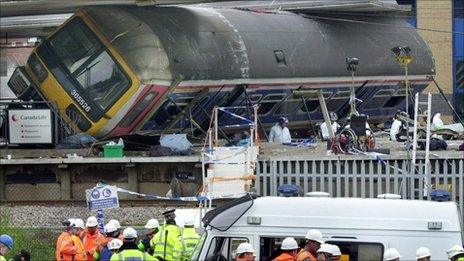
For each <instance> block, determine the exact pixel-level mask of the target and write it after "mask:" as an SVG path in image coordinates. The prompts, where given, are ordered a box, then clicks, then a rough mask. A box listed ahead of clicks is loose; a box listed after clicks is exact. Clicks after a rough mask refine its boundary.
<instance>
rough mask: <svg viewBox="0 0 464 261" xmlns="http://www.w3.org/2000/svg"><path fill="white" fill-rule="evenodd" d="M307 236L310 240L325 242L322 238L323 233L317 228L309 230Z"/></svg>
mask: <svg viewBox="0 0 464 261" xmlns="http://www.w3.org/2000/svg"><path fill="white" fill-rule="evenodd" d="M305 238H306V239H308V240H312V241H316V242H319V243H320V244H324V240H322V233H321V231H319V230H317V229H311V230H309V231H308V233H306V237H305Z"/></svg>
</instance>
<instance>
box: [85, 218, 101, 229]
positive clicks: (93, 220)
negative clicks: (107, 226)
mask: <svg viewBox="0 0 464 261" xmlns="http://www.w3.org/2000/svg"><path fill="white" fill-rule="evenodd" d="M97 225H98V221H97V218H96V217H94V216H91V217H89V218H87V222H85V226H86V227H96V226H97Z"/></svg>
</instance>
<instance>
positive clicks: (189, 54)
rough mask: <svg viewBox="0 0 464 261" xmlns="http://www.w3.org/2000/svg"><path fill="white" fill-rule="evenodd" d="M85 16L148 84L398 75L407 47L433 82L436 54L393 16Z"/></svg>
mask: <svg viewBox="0 0 464 261" xmlns="http://www.w3.org/2000/svg"><path fill="white" fill-rule="evenodd" d="M84 10H85V12H87V13H88V14H89V16H90V17H91V18H92V19H93V20H94V21H95V23H96V24H97V25H98V26H99V27H100V28H99V29H100V31H101V32H102V33H103V34H104V35H106V37H107V38H108V39H109V40H111V41H112V43H113V44H114V45H115V46H116V48H117V49H118V50H119V51H120V52H121V53H122V55H123V56H124V57H125V58H126V60H127V61H128V62H129V64H130V65H131V66H132V68H133V69H134V71H135V72H136V73H137V74H138V75H139V77H140V78H141V79H142V81H144V82H150V81H154V80H172V79H174V78H175V77H176V76H177V75H182V76H184V79H185V80H193V81H197V80H198V81H208V80H238V81H240V80H245V79H253V80H255V79H286V78H293V79H295V78H319V77H330V78H332V77H341V76H349V73H348V72H347V70H346V64H345V58H346V57H357V58H359V60H360V65H359V69H358V72H357V76H381V77H388V76H400V75H403V69H402V68H400V66H398V64H397V63H396V61H395V59H394V57H393V55H392V53H391V51H390V49H391V48H393V47H395V46H405V45H407V46H409V47H410V48H411V49H412V53H413V55H414V57H415V60H414V62H413V63H411V64H410V66H409V72H410V74H411V75H433V74H434V69H435V67H434V63H433V58H432V54H431V52H430V49H429V48H428V46H427V45H426V43H425V41H424V40H423V39H422V38H421V37H420V36H419V34H418V32H417V31H416V30H415V28H413V27H412V26H410V25H408V24H407V23H406V22H405V21H404V20H401V19H398V18H393V17H388V16H377V17H370V16H347V15H345V14H343V15H341V14H335V13H334V14H324V15H314V14H305V15H301V14H294V13H291V12H282V11H278V12H256V11H249V10H238V9H235V8H209V7H208V8H205V7H198V6H168V7H156V8H154V7H136V6H105V7H87V8H85V9H84Z"/></svg>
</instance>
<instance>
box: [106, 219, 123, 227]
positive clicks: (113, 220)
mask: <svg viewBox="0 0 464 261" xmlns="http://www.w3.org/2000/svg"><path fill="white" fill-rule="evenodd" d="M109 223H112V224H114V226H115V227H116V228H117V229H120V228H121V224H119V221H117V220H116V219H111V220H110V221H108V224H109Z"/></svg>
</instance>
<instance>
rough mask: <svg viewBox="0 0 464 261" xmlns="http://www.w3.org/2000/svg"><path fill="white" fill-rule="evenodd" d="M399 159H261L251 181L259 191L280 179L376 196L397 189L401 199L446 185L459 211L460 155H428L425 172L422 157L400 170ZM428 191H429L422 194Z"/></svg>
mask: <svg viewBox="0 0 464 261" xmlns="http://www.w3.org/2000/svg"><path fill="white" fill-rule="evenodd" d="M406 162H407V160H405V159H391V160H365V159H362V160H356V159H355V160H353V159H347V160H336V159H334V160H320V159H319V160H317V159H310V160H291V159H290V160H275V159H268V160H261V161H259V163H258V165H257V169H256V173H257V177H256V181H255V187H256V190H257V192H258V193H259V194H260V195H262V196H277V195H278V192H277V188H278V186H280V185H283V184H293V185H298V186H300V187H301V190H302V192H303V193H304V195H306V193H308V192H311V191H324V192H328V193H329V194H330V196H332V197H360V198H376V197H377V196H378V195H380V194H386V193H392V194H399V195H401V197H402V198H403V199H418V200H427V198H429V199H430V196H429V193H430V192H431V191H432V190H434V189H443V190H447V191H449V192H450V194H451V200H453V201H455V202H456V203H457V204H458V206H459V208H460V210H461V213H464V158H453V159H433V160H431V164H430V166H429V167H430V169H431V171H430V175H425V174H424V173H425V164H424V161H420V160H419V162H418V164H417V165H416V168H415V171H414V173H407V172H406ZM428 196H429V197H428Z"/></svg>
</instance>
